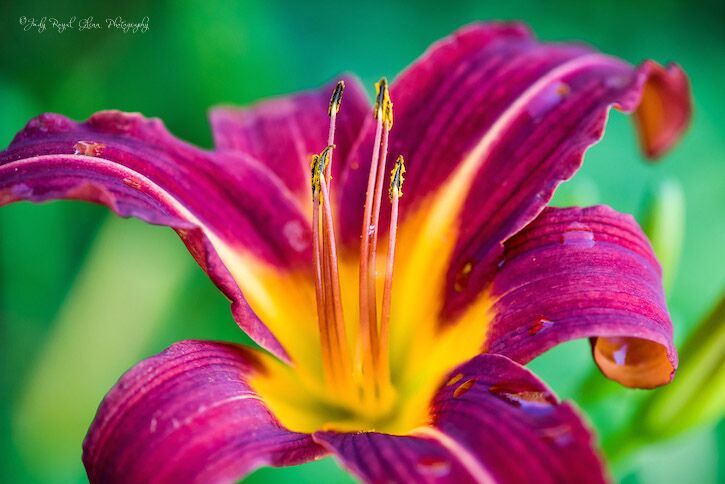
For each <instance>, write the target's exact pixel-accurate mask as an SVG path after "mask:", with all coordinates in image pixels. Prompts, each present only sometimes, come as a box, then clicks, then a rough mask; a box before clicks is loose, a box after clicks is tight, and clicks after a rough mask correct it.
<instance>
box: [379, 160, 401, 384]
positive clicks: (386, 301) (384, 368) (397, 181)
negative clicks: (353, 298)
mask: <svg viewBox="0 0 725 484" xmlns="http://www.w3.org/2000/svg"><path fill="white" fill-rule="evenodd" d="M404 175H405V160H404V159H403V156H402V155H401V156H398V159H397V160H395V166H394V167H393V169H392V171H391V172H390V189H389V190H388V196H389V197H390V202H391V208H390V230H389V235H388V260H387V263H386V265H385V284H384V286H383V307H382V309H381V311H380V350H379V353H378V361H379V364H378V365H377V367H378V371H379V373H378V378H379V381H380V382H384V381H385V380H387V379H389V378H390V370H389V368H390V359H389V355H388V353H389V350H388V341H389V336H390V304H391V300H392V293H393V268H394V265H395V240H396V237H397V233H398V201H399V199H400V197H402V196H403V181H405V177H404Z"/></svg>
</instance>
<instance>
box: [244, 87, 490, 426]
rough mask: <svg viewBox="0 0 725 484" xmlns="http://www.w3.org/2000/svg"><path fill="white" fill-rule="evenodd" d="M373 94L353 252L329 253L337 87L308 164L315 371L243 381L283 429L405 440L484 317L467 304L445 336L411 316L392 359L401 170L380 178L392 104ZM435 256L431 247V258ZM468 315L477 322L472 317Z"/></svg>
mask: <svg viewBox="0 0 725 484" xmlns="http://www.w3.org/2000/svg"><path fill="white" fill-rule="evenodd" d="M375 87H376V91H377V92H376V101H375V107H374V111H373V114H374V117H375V120H376V131H375V142H374V146H373V153H372V160H371V165H370V172H369V176H368V184H367V195H366V199H365V206H364V214H363V220H362V228H361V239H360V240H361V242H360V251H359V253H355V254H348V253H345V254H339V255H338V252H337V244H336V241H335V224H334V219H333V213H332V208H331V204H330V190H331V187H330V180H331V166H332V158H333V153H334V148H335V146H334V138H335V121H336V117H337V113H338V111H339V109H340V103H341V101H342V93H343V89H344V83H343V82H342V81H341V82H340V83H338V85H337V86H336V88H335V90H334V92H333V94H332V97H331V99H330V105H329V109H328V114H329V116H330V129H329V135H328V140H327V147H326V148H325V149H324V150H323V151H322V152H321V153H320V154H319V155H314V156H313V157H312V163H311V183H312V201H313V203H312V206H313V209H312V234H313V235H312V239H313V250H312V252H313V258H314V300H315V305H316V308H317V327H318V334H319V349H320V353H321V355H320V361H321V365H320V366H321V371H319V370H318V371H316V369H315V368H310V367H309V366H306V365H304V364H298V363H299V362H294V361H293V364H292V366H288V365H286V364H284V363H281V362H279V361H277V360H276V359H274V358H272V357H269V358H267V360H268V361H266V364H265V367H266V368H267V371H266V372H264V373H262V374H260V375H258V376H257V377H256V378H254V379H253V380H252V381H251V384H252V386H253V387H254V389H255V390H256V391H257V392H258V393H259V394H260V395H261V396H262V397H263V398H264V400H265V402H266V403H267V404H268V406H269V407H270V409H271V410H272V412H273V413H274V414H275V415H276V416H277V417H278V418H279V419H280V421H281V422H282V423H283V424H284V425H285V426H286V427H288V428H290V429H291V430H296V431H302V432H313V431H316V430H323V429H324V430H329V429H334V430H342V431H366V430H376V431H383V432H388V433H394V434H403V433H406V432H408V431H409V430H411V429H413V428H415V427H417V426H420V425H423V424H425V423H426V421H427V419H428V402H429V400H430V398H431V397H432V395H433V393H434V391H435V389H436V388H437V387H438V386H439V385H440V384H441V383H442V379H443V378H444V377H445V375H446V374H447V373H448V372H449V371H450V370H452V369H453V368H454V367H455V366H456V365H457V364H459V363H461V362H463V361H465V360H467V359H468V358H470V357H472V356H473V355H475V354H476V353H477V352H478V351H479V350H480V345H481V342H482V341H483V334H484V332H485V326H486V325H485V322H483V321H481V314H487V310H488V302H487V298H482V300H481V302H480V303H478V304H474V306H476V307H475V308H473V310H472V311H467V313H468V314H466V315H464V316H463V317H462V318H460V319H459V320H458V321H457V322H456V324H455V331H454V330H453V328H448V329H447V330H440V328H439V327H438V325H437V324H436V321H435V319H436V318H437V312H436V311H426V312H424V314H420V312H416V311H413V313H415V314H416V316H415V317H419V318H423V319H426V321H421V325H420V328H416V331H415V334H414V335H412V336H411V338H410V341H409V346H410V347H411V349H410V350H407V351H406V352H405V353H406V354H405V357H404V358H403V357H398V358H396V360H397V361H396V362H393V361H391V337H390V334H391V319H394V318H395V313H394V312H393V311H392V310H391V305H392V303H393V301H392V300H393V297H392V296H393V273H394V270H395V268H396V260H395V254H396V243H397V239H398V209H399V200H400V197H401V196H402V195H403V192H402V186H403V182H404V174H405V171H406V166H405V160H404V159H403V157H402V156H399V157H398V158H397V160H396V161H395V163H394V166H393V169H392V171H391V172H390V174H389V175H388V174H387V173H385V166H386V160H387V155H388V153H387V152H388V136H389V133H390V130H391V128H392V125H393V104H392V102H391V100H390V93H389V89H388V84H387V81H386V80H385V79H381V81H380V82H378V83H377V84H376V86H375ZM385 179H389V185H388V187H387V192H388V198H389V201H390V225H389V227H388V231H387V234H386V235H385V237H384V240H379V237H378V234H379V230H378V224H379V220H380V212H381V208H382V205H383V196H382V194H383V188H384V187H383V185H384V181H385ZM424 214H425V210H423V209H419V211H417V212H416V214H413V215H412V216H410V217H408V219H409V220H411V222H410V224H408V222H406V225H410V227H412V229H411V230H406V229H408V227H402V228H403V229H404V230H403V232H402V233H401V236H402V242H403V244H404V245H405V243H406V239H412V238H415V237H416V232H417V231H418V229H417V228H416V226H420V225H421V220H422V219H423V218H424ZM454 239H455V238H454V237H447V238H446V239H445V240H446V241H445V242H444V244H445V245H447V247H444V249H445V250H444V251H443V253H444V254H450V252H451V250H452V240H454ZM379 242H381V244H380V245H381V246H382V245H385V246H386V247H387V250H386V256H385V257H378V252H379V250H378V245H379V244H378V243H379ZM437 249H440V247H433V248H431V249H430V250H437ZM439 259H440V260H439V261H438V262H437V263H436V264H434V266H435V267H430V266H428V267H426V268H425V270H426V271H428V274H429V275H430V276H432V277H433V278H434V279H435V278H436V277H437V280H439V281H440V280H443V278H444V273H445V269H446V262H447V258H446V257H441V258H439ZM405 263H406V264H409V263H410V262H408V261H405ZM355 289H357V291H355ZM432 291H433V290H431V291H429V292H432ZM356 292H357V294H355V293H356ZM355 296H357V297H355ZM431 296H437V294H435V295H434V294H431ZM431 299H435V297H432V298H431ZM378 301H379V303H378ZM474 312H475V314H476V315H477V317H474V316H473V313H474ZM484 319H485V318H484ZM424 323H425V324H424ZM414 324H417V323H414ZM398 353H401V352H400V351H399V352H398ZM403 365H404V366H403Z"/></svg>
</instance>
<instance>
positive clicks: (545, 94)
mask: <svg viewBox="0 0 725 484" xmlns="http://www.w3.org/2000/svg"><path fill="white" fill-rule="evenodd" d="M570 93H571V87H569V85H568V84H567V83H565V82H556V83H554V84H552V85H550V86H549V87H547V88H546V89H544V90H543V91H542V92H541V93H540V94H538V95H537V96H536V97H534V99H532V100H531V102H530V103H529V105H528V107H527V110H528V112H529V114H530V115H531V117H532V118H534V119H537V118H541V117H543V115H544V114H546V113H547V112H548V111H550V110H551V109H552V108H553V107H554V106H556V105H557V104H559V103H560V102H561V101H562V100H564V99H566V98H567V97H568V96H569V94H570ZM537 120H538V119H537Z"/></svg>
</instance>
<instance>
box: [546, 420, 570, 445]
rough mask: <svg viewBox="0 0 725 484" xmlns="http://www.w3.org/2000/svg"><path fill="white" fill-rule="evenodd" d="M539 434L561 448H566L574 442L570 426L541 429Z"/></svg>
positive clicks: (563, 425)
mask: <svg viewBox="0 0 725 484" xmlns="http://www.w3.org/2000/svg"><path fill="white" fill-rule="evenodd" d="M539 434H540V435H541V436H542V437H544V438H545V439H549V440H551V441H553V442H554V443H555V444H556V445H558V446H559V447H565V446H567V445H569V444H571V443H572V442H574V436H573V435H572V433H571V426H570V425H568V424H562V425H557V426H556V427H548V428H543V429H540V430H539Z"/></svg>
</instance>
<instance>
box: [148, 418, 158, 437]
mask: <svg viewBox="0 0 725 484" xmlns="http://www.w3.org/2000/svg"><path fill="white" fill-rule="evenodd" d="M158 424H159V422H158V421H157V420H156V417H152V418H151V422H150V423H149V432H150V433H152V434H153V433H154V432H156V427H157V426H158Z"/></svg>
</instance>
